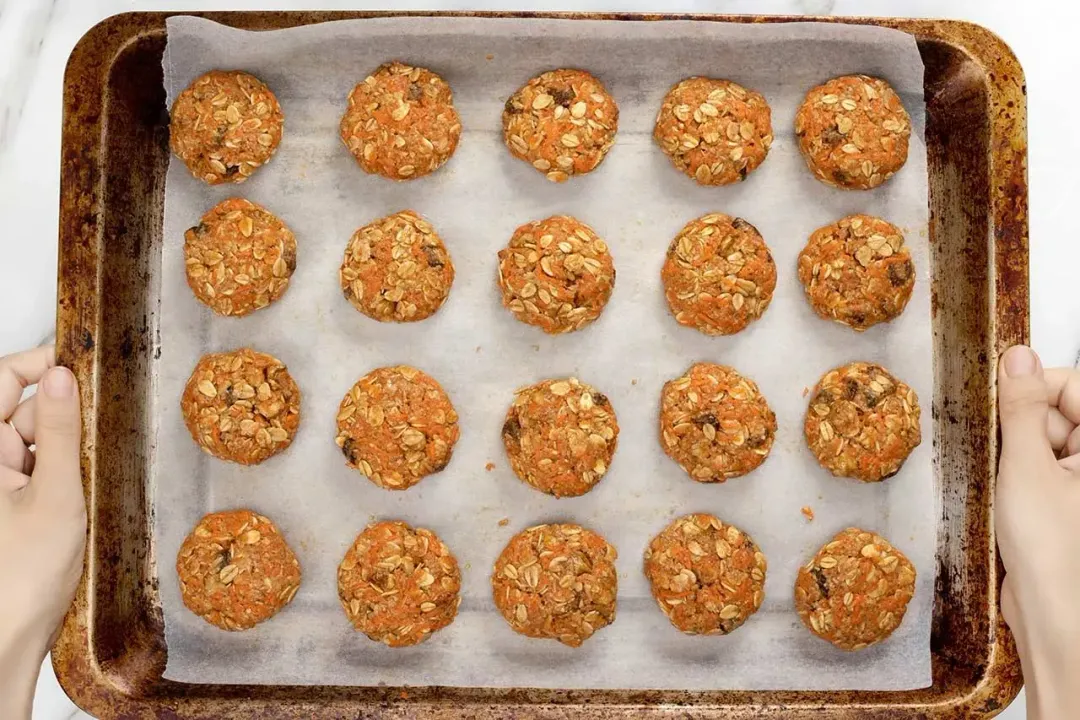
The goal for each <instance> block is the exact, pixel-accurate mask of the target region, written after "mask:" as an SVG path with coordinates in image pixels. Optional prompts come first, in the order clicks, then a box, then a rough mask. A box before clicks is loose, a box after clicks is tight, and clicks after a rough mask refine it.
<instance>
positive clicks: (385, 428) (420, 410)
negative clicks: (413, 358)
mask: <svg viewBox="0 0 1080 720" xmlns="http://www.w3.org/2000/svg"><path fill="white" fill-rule="evenodd" d="M457 421H458V415H457V412H456V411H455V410H454V406H453V405H452V404H451V403H450V398H449V397H447V395H446V391H444V390H443V389H442V386H441V385H439V383H438V382H436V381H435V379H434V378H432V377H431V376H430V375H428V374H426V373H424V372H421V371H420V370H417V369H416V368H414V367H409V366H408V365H396V366H393V367H383V368H378V369H377V370H372V371H371V372H369V373H368V374H367V375H365V376H364V377H362V378H360V379H359V380H358V381H357V383H356V384H355V385H353V386H352V389H350V390H349V392H348V393H346V394H345V397H344V399H342V401H341V405H340V407H339V408H338V414H337V426H338V434H337V439H336V442H337V446H338V447H339V448H341V452H342V453H344V455H345V459H346V460H347V462H348V465H349V467H353V468H356V469H357V470H359V471H360V472H361V473H363V474H364V475H365V476H366V477H367V478H368V479H369V480H371V482H373V483H375V484H376V485H378V486H379V487H382V488H386V489H387V490H405V489H407V488H410V487H412V486H413V485H415V484H416V483H418V482H420V481H421V480H422V479H423V478H424V476H426V475H430V474H432V473H437V472H439V471H441V470H442V469H443V468H445V467H446V466H447V464H449V462H450V456H451V454H452V453H453V451H454V443H456V442H457V440H458V435H459V430H458V423H457Z"/></svg>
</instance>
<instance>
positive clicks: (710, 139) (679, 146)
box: [653, 77, 773, 185]
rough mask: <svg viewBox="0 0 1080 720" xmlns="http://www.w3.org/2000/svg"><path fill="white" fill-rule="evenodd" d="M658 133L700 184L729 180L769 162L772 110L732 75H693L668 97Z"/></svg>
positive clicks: (655, 132) (672, 155)
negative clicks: (766, 160)
mask: <svg viewBox="0 0 1080 720" xmlns="http://www.w3.org/2000/svg"><path fill="white" fill-rule="evenodd" d="M653 138H654V139H655V140H656V143H657V144H658V145H659V146H660V149H661V150H663V151H664V152H665V153H666V154H667V156H668V157H669V158H671V162H672V163H673V164H674V165H675V167H677V168H678V169H679V170H682V171H683V172H684V173H686V174H687V175H689V176H690V177H692V178H694V179H695V180H697V181H698V183H700V184H701V185H730V184H731V183H734V182H739V181H740V180H745V179H746V176H747V175H748V174H750V173H751V172H753V171H754V169H755V168H756V167H757V166H758V165H760V164H761V163H762V162H764V161H765V156H766V155H767V154H768V152H769V147H770V146H771V145H772V141H773V133H772V111H771V110H770V109H769V103H767V102H766V101H765V97H764V96H763V95H762V94H761V93H759V92H755V91H754V90H747V89H746V88H744V87H742V86H741V85H738V84H736V83H733V82H731V81H730V80H717V79H715V78H705V77H690V78H686V79H685V80H681V81H680V82H678V83H676V85H675V86H674V87H672V88H671V90H669V91H668V94H667V95H665V96H664V101H663V103H662V104H661V105H660V112H659V113H657V115H656V127H655V128H654V129H653Z"/></svg>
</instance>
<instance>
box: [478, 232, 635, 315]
mask: <svg viewBox="0 0 1080 720" xmlns="http://www.w3.org/2000/svg"><path fill="white" fill-rule="evenodd" d="M614 287H615V265H614V262H613V261H612V259H611V253H610V252H608V246H607V243H605V242H604V241H603V240H601V239H600V237H599V236H598V235H597V234H596V231H595V230H593V229H592V228H591V227H589V226H588V225H586V224H585V223H583V222H581V221H580V220H577V219H576V218H572V217H570V216H569V215H554V216H552V217H549V218H547V219H545V220H535V221H533V222H530V223H526V224H524V225H522V226H521V227H519V228H518V229H517V230H515V231H514V235H513V237H511V238H510V244H509V245H507V246H506V247H505V248H503V249H502V250H500V251H499V288H500V289H501V290H502V296H503V305H505V306H506V307H507V308H509V310H510V312H512V313H513V314H514V317H516V318H517V319H518V320H520V321H522V322H524V323H528V324H529V325H536V326H537V327H539V328H541V329H543V331H544V332H546V333H550V334H558V333H564V332H570V331H572V330H580V329H581V328H583V327H585V326H586V325H588V324H589V323H591V322H592V321H594V320H596V318H598V317H600V313H601V312H603V310H604V306H605V305H607V301H608V299H610V298H611V291H612V289H614Z"/></svg>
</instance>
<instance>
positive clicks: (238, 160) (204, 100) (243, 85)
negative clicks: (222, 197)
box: [169, 70, 285, 185]
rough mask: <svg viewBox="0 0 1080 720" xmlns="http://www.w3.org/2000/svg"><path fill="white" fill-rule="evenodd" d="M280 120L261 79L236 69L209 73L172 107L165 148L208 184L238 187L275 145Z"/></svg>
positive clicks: (268, 89) (186, 91)
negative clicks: (236, 185)
mask: <svg viewBox="0 0 1080 720" xmlns="http://www.w3.org/2000/svg"><path fill="white" fill-rule="evenodd" d="M284 124H285V116H284V115H283V114H282V112H281V106H280V105H279V104H278V100H277V98H276V97H274V93H272V92H270V88H268V87H266V85H265V84H263V82H262V81H261V80H259V79H258V78H257V77H255V76H254V75H249V74H248V73H246V72H241V71H239V70H211V71H210V72H208V73H206V74H205V75H203V76H201V77H198V78H196V79H195V81H194V82H192V83H191V85H188V87H187V89H185V90H184V91H183V92H181V93H180V94H179V95H178V96H177V97H176V101H175V102H174V103H173V107H172V113H171V120H170V124H169V146H170V147H171V148H172V151H173V152H174V153H176V156H177V157H178V158H180V159H181V160H183V161H184V164H185V165H187V167H188V170H190V171H191V174H192V175H194V176H195V177H197V178H199V179H200V180H203V181H204V182H206V183H208V184H210V185H218V184H220V183H227V182H228V183H241V182H244V181H245V180H247V179H248V177H249V176H250V175H251V174H252V173H253V172H255V170H256V169H258V168H259V167H260V166H261V165H263V164H265V163H266V162H267V161H268V160H270V158H271V157H272V156H273V154H274V151H275V150H277V146H278V143H280V142H281V131H282V127H283V126H284Z"/></svg>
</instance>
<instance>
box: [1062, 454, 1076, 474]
mask: <svg viewBox="0 0 1080 720" xmlns="http://www.w3.org/2000/svg"><path fill="white" fill-rule="evenodd" d="M1058 465H1060V466H1061V467H1063V468H1064V469H1066V470H1068V471H1069V472H1071V473H1074V474H1080V455H1070V456H1069V457H1067V458H1062V459H1061V460H1058Z"/></svg>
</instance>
